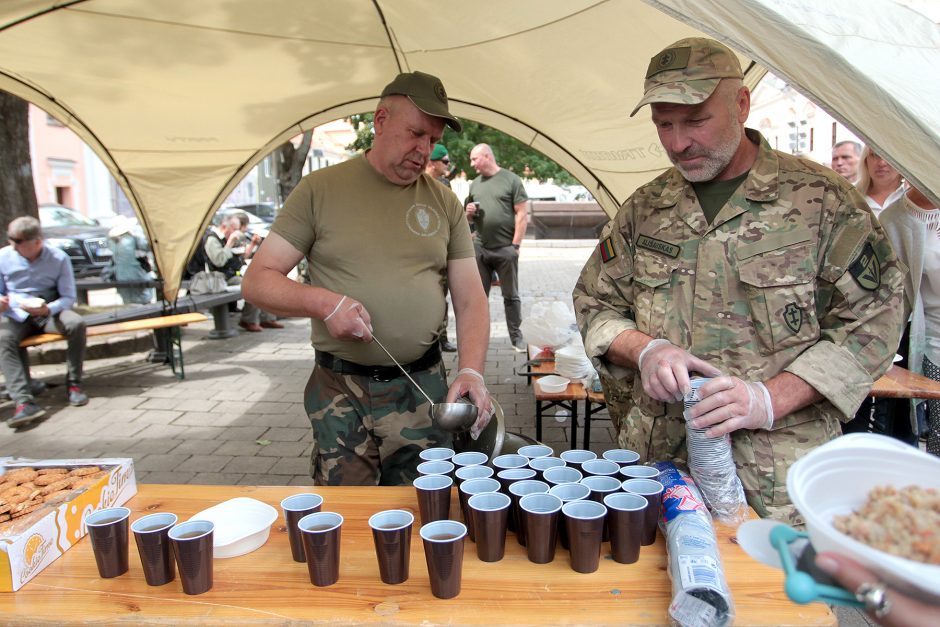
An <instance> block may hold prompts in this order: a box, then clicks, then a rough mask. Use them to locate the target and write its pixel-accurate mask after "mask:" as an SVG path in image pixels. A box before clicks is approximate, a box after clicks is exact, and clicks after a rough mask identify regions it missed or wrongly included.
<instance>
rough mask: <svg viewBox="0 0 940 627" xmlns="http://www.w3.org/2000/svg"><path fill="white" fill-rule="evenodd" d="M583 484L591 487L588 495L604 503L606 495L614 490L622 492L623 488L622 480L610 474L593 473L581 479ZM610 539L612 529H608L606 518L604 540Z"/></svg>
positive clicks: (596, 501) (593, 499)
mask: <svg viewBox="0 0 940 627" xmlns="http://www.w3.org/2000/svg"><path fill="white" fill-rule="evenodd" d="M581 485H586V486H587V487H589V488H591V495H590V496H589V497H588V498H589V499H591V500H592V501H594V502H595V503H600V504H601V505H603V504H604V497H605V496H607V495H608V494H613V493H614V492H620V491H621V490H622V489H623V488H621V487H620V486H621V484H620V481H619V480H617V478H616V477H612V476H608V475H591V476H590V477H585V478H584V479H582V480H581ZM608 540H610V530H609V529H608V525H607V520H606V519H605V520H604V537H603V541H604V542H607V541H608Z"/></svg>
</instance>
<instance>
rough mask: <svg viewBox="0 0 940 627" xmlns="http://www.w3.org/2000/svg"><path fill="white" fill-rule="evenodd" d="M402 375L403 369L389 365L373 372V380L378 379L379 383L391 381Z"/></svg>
mask: <svg viewBox="0 0 940 627" xmlns="http://www.w3.org/2000/svg"><path fill="white" fill-rule="evenodd" d="M400 376H401V370H399V369H397V368H392V367H391V366H388V367H385V368H382V369H377V370H376V371H375V372H374V373H372V380H373V381H378V382H379V383H388V382H389V381H394V380H395V379H397V378H398V377H400Z"/></svg>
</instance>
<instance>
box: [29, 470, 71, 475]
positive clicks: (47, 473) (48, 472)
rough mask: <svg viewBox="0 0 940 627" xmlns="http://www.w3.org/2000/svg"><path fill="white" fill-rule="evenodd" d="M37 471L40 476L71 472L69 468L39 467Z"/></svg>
mask: <svg viewBox="0 0 940 627" xmlns="http://www.w3.org/2000/svg"><path fill="white" fill-rule="evenodd" d="M36 473H37V474H38V475H39V476H44V475H67V474H69V469H68V468H38V469H37V470H36Z"/></svg>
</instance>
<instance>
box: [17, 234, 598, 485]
mask: <svg viewBox="0 0 940 627" xmlns="http://www.w3.org/2000/svg"><path fill="white" fill-rule="evenodd" d="M592 245H593V244H592V243H591V242H581V241H542V242H536V241H527V242H526V243H525V245H524V247H523V249H522V257H521V263H520V275H521V276H520V281H521V285H522V290H523V312H524V314H525V313H528V312H529V310H530V309H531V307H532V304H533V303H534V302H536V301H537V300H540V299H560V300H563V301H564V302H567V303H570V294H571V289H572V287H573V286H574V282H575V280H576V278H577V275H578V272H579V271H580V269H581V266H582V265H583V263H584V261H585V259H586V258H587V256H588V254H590V250H591V246H592ZM490 312H491V314H490V315H491V319H492V338H491V342H490V350H489V358H488V360H487V368H486V378H487V384H488V386H489V388H490V390H491V392H492V393H493V394H494V396H495V397H496V398H497V400H498V401H499V402H500V404H501V405H502V407H503V411H504V413H505V416H506V424H507V430H509V431H511V432H515V433H522V434H525V435H528V436H530V437H535V401H534V398H533V395H532V388H531V387H529V386H528V385H527V382H526V380H525V379H524V378H523V377H520V376H518V375H516V374H515V373H514V370H515V369H516V368H517V367H519V366H521V365H522V363H523V362H524V361H525V357H524V356H523V355H522V354H520V353H517V352H515V351H514V350H513V349H512V346H511V345H510V344H509V338H508V336H507V333H506V323H505V316H504V314H503V303H502V297H501V294H500V291H499V288H498V287H494V288H493V290H492V292H491V294H490ZM451 316H453V314H451ZM233 320H234V318H233ZM284 323H285V327H286V328H285V329H283V330H271V329H266V330H265V331H264V332H263V333H245V332H240V333H239V335H238V337H235V338H231V339H228V340H209V339H208V333H209V331H210V330H211V328H212V324H211V322H206V323H202V324H198V325H192V326H190V327H187V328H185V329H184V331H183V345H184V353H185V360H186V363H185V368H186V378H185V380H182V381H180V380H178V379H176V378H175V377H174V376H173V374H172V373H171V372H170V370H169V369H168V368H167V367H165V366H163V365H159V364H151V363H147V362H145V361H144V356H145V353H142V352H136V353H133V354H131V355H127V356H123V357H116V358H109V359H96V360H91V361H88V362H87V363H86V375H85V387H86V391H87V392H88V394H89V396H90V397H91V401H90V402H89V404H88V405H86V406H85V407H70V406H68V404H67V403H66V399H65V391H64V388H63V387H62V385H57V386H56V387H51V388H50V389H49V390H48V391H47V392H46V393H45V394H44V395H42V396H40V397H39V398H38V399H37V401H38V402H39V403H40V404H41V405H42V406H43V407H44V408H45V409H46V411H47V412H48V414H47V417H46V418H45V419H44V420H43V421H42V422H39V423H37V424H34V425H32V426H31V427H30V428H27V429H20V430H16V431H14V430H13V429H9V428H6V427H0V455H3V456H7V455H12V456H23V457H45V458H65V457H105V456H116V457H133V459H134V465H135V470H136V474H137V479H138V480H139V481H141V482H143V483H200V484H245V485H257V484H268V485H309V484H310V483H311V479H310V476H309V456H310V447H311V433H310V425H309V422H308V421H307V417H306V415H305V414H304V411H303V404H302V403H303V401H302V390H303V387H304V384H305V383H306V381H307V377H308V376H309V374H310V370H311V368H312V365H313V349H312V348H311V347H310V344H309V338H308V335H309V322H308V321H306V320H302V319H291V320H285V321H284ZM450 337H451V339H453V338H454V321H453V319H451V324H450ZM112 341H113V339H112ZM445 363H446V365H447V366H448V367H449V368H450V367H452V366H453V365H454V363H455V358H454V356H453V354H446V360H445ZM63 372H64V371H63V367H62V366H61V365H52V366H49V365H38V366H33V375H34V377H35V378H39V379H43V380H45V381H46V382H47V383H49V384H50V385H54V384H57V383H58V384H61V382H62V380H63ZM555 411H556V410H554V409H552V410H549V412H548V413H549V414H552V415H549V416H547V418H546V420H545V422H544V425H543V426H544V431H543V438H542V440H543V441H544V442H545V443H546V444H549V445H551V446H552V447H553V448H555V450H556V452H560V451H562V450H564V449H566V448H568V442H569V439H570V433H571V431H570V429H571V423H570V418H569V417H567V416H558V417H556V416H554V413H555ZM12 413H13V407H12V403H9V402H8V403H7V404H6V405H5V406H0V417H2V420H6V419H8V418H9V417H10V416H11V415H12ZM582 414H583V409H582ZM582 434H583V428H582V429H579V433H578V437H579V440H580V439H581V438H582ZM612 441H613V438H612V429H611V428H610V422H609V420H606V412H601V413H600V414H598V415H597V416H596V417H595V419H594V421H592V430H591V448H592V449H594V450H595V451H598V452H601V451H603V450H605V449H607V448H610V447H612Z"/></svg>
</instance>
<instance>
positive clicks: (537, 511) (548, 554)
mask: <svg viewBox="0 0 940 627" xmlns="http://www.w3.org/2000/svg"><path fill="white" fill-rule="evenodd" d="M561 506H562V503H561V499H560V498H558V497H557V496H553V495H551V494H547V493H546V494H527V495H525V496H524V497H522V498H521V499H519V511H520V512H521V513H522V520H521V521H520V522H521V523H522V526H523V527H524V528H525V541H526V554H527V555H528V557H529V561H530V562H533V563H535V564H548V563H549V562H551V561H552V560H553V559H555V544H556V542H557V541H558V517H559V514H560V513H561Z"/></svg>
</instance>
